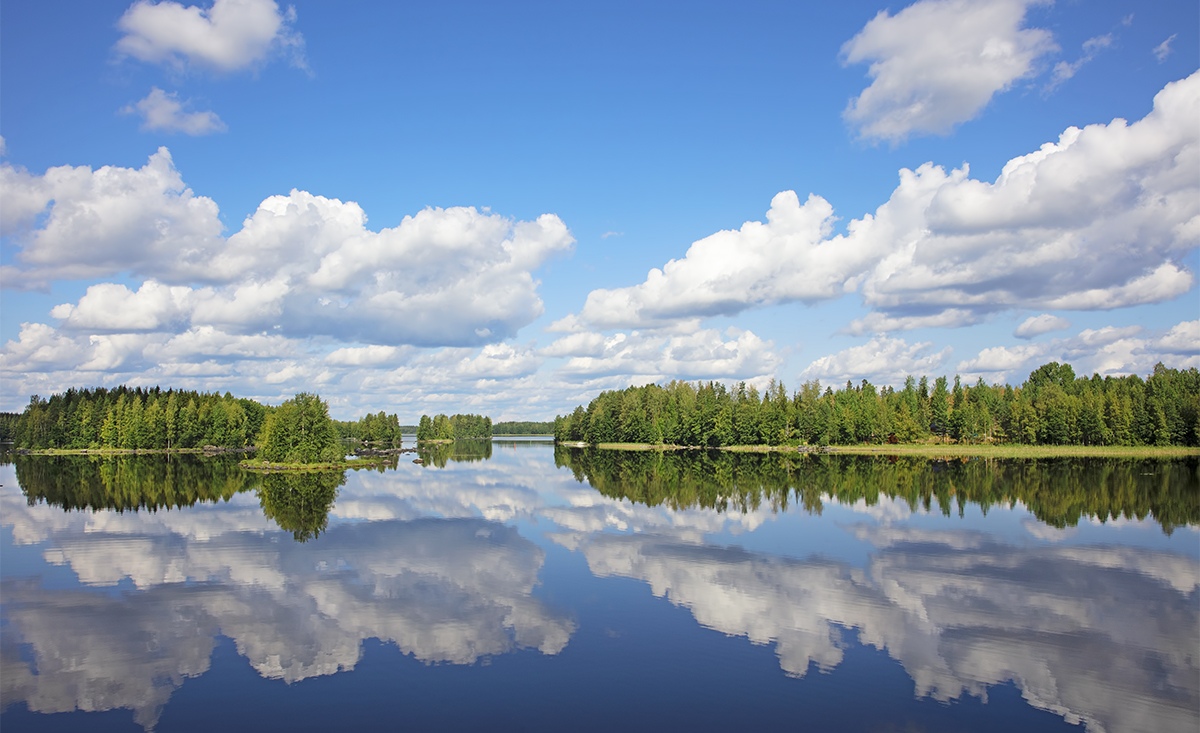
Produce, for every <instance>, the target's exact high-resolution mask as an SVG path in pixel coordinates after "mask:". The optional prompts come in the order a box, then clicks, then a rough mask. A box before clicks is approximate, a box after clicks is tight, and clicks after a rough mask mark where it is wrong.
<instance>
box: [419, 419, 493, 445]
mask: <svg viewBox="0 0 1200 733" xmlns="http://www.w3.org/2000/svg"><path fill="white" fill-rule="evenodd" d="M491 437H492V419H491V418H490V417H485V416H484V415H451V416H450V417H447V416H445V415H435V416H433V417H429V416H428V415H422V416H421V420H420V422H418V423H417V442H418V443H420V442H424V441H430V440H467V439H490V438H491Z"/></svg>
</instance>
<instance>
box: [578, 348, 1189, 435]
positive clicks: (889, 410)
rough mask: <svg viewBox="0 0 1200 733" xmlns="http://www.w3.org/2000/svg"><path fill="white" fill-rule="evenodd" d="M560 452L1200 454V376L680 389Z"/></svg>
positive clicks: (641, 403)
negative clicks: (783, 448)
mask: <svg viewBox="0 0 1200 733" xmlns="http://www.w3.org/2000/svg"><path fill="white" fill-rule="evenodd" d="M554 436H555V438H556V440H558V441H559V442H585V443H591V444H593V445H594V444H597V443H650V444H667V445H681V446H693V447H709V448H715V447H719V446H728V445H795V444H797V443H800V444H809V445H831V444H833V445H850V444H859V443H883V442H885V441H888V442H901V443H913V442H922V441H926V440H933V439H937V440H943V441H950V440H954V441H957V442H960V443H1023V444H1030V445H1200V371H1198V370H1197V369H1196V368H1194V367H1193V368H1191V369H1187V370H1179V369H1170V368H1167V367H1165V366H1163V365H1162V364H1158V365H1156V366H1155V367H1154V372H1153V373H1152V374H1151V375H1150V376H1149V377H1147V378H1146V379H1142V378H1141V377H1139V376H1137V375H1128V376H1121V377H1111V376H1110V377H1104V378H1101V377H1100V376H1099V375H1098V374H1095V375H1092V376H1091V377H1076V375H1075V372H1074V370H1073V369H1072V368H1071V366H1070V365H1069V364H1059V363H1057V362H1051V363H1049V364H1045V365H1043V366H1041V367H1038V368H1037V369H1035V370H1034V371H1033V372H1032V373H1031V374H1030V375H1029V378H1028V379H1027V380H1026V381H1025V382H1024V383H1023V384H1022V385H1020V386H1019V387H1013V386H1010V385H989V384H985V383H984V382H983V380H982V379H980V380H979V381H978V382H976V384H974V385H965V384H963V383H962V382H961V380H960V379H959V378H958V377H955V378H954V381H953V384H951V383H950V382H949V381H948V380H947V379H946V377H938V378H937V379H935V380H934V381H933V382H932V383H931V382H930V381H929V379H928V378H926V377H921V378H920V379H919V380H918V379H916V378H914V377H908V379H907V380H905V383H904V386H903V388H902V389H894V388H892V387H883V388H882V389H881V388H878V387H876V386H875V385H873V384H871V383H870V382H868V381H867V380H865V379H864V380H862V381H861V383H859V384H855V383H853V382H850V381H847V382H846V384H845V386H844V387H842V388H840V389H837V390H835V389H833V388H832V387H828V386H825V387H823V386H822V385H821V383H820V382H819V381H816V380H812V381H809V382H805V383H804V384H803V385H802V386H801V387H800V390H799V391H797V392H795V393H794V394H788V392H787V390H786V389H785V388H784V386H783V384H782V383H780V382H776V381H772V382H771V383H770V384H769V385H768V386H767V388H766V389H765V391H763V392H762V393H760V392H759V391H758V390H757V389H756V388H755V387H754V386H752V385H747V384H745V383H744V382H743V383H740V384H738V385H736V386H734V387H732V388H729V387H727V386H726V385H724V384H720V383H717V382H708V383H697V384H691V383H688V382H679V381H672V382H670V383H669V384H667V385H665V386H660V385H658V384H648V385H645V386H642V387H629V388H627V389H624V390H619V391H607V392H603V393H601V394H600V395H599V396H597V397H596V398H595V399H593V400H592V401H591V402H590V403H589V404H588V405H587V407H583V406H582V405H581V406H579V407H576V408H575V410H574V411H573V412H572V413H571V414H569V415H565V416H559V417H557V418H556V419H555V427H554Z"/></svg>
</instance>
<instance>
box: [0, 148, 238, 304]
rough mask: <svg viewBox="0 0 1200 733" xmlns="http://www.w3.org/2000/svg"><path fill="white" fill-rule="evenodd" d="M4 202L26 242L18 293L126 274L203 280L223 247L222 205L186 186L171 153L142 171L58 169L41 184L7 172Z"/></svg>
mask: <svg viewBox="0 0 1200 733" xmlns="http://www.w3.org/2000/svg"><path fill="white" fill-rule="evenodd" d="M0 195H2V196H3V198H4V200H5V218H6V219H7V218H8V216H9V210H10V204H9V202H10V201H11V202H14V203H13V204H12V209H13V215H14V220H15V221H16V222H19V223H20V224H21V225H23V227H22V228H21V229H18V230H17V231H9V232H6V233H7V234H10V235H16V236H17V237H18V238H19V239H20V240H22V241H21V246H20V248H19V250H18V251H17V253H16V256H17V261H18V262H19V263H21V267H20V269H18V270H14V272H13V276H12V277H10V278H9V279H8V280H7V282H6V285H8V286H10V287H21V284H22V282H44V281H46V280H50V279H62V278H67V279H86V278H94V277H103V276H106V275H112V274H115V273H119V272H134V273H140V274H145V275H151V276H155V275H158V276H160V277H162V278H164V279H166V280H169V281H173V282H179V281H181V280H186V279H188V278H191V277H196V278H203V277H204V275H205V273H206V272H207V271H208V269H209V267H208V263H209V260H210V258H211V257H212V256H213V255H214V254H215V253H216V251H217V249H218V248H219V247H220V245H221V244H222V240H221V237H220V235H221V221H220V218H219V217H218V210H217V205H216V203H215V202H214V201H213V200H212V199H210V198H207V197H204V196H197V195H195V194H194V193H193V192H192V190H191V189H190V188H188V187H187V186H186V185H184V183H183V178H182V176H180V174H179V172H178V171H177V170H176V169H175V164H174V162H173V161H172V160H171V153H170V152H169V151H168V150H167V149H166V148H159V149H158V151H157V152H155V153H154V154H153V155H151V156H150V159H149V160H148V161H147V162H146V165H144V166H142V167H141V168H121V167H117V166H104V167H102V168H98V169H96V170H92V169H90V168H88V167H86V166H79V167H70V166H58V167H54V168H50V169H48V170H47V171H46V173H45V174H44V175H41V176H38V175H32V174H29V173H27V172H25V171H23V170H18V169H14V168H12V167H11V166H9V165H8V164H7V163H5V164H0ZM39 216H40V217H43V219H44V220H43V221H41V222H40V223H39V225H38V226H37V227H36V228H34V229H32V230H30V229H29V228H28V227H29V225H30V224H32V223H33V222H34V220H35V217H39Z"/></svg>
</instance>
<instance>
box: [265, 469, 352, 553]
mask: <svg viewBox="0 0 1200 733" xmlns="http://www.w3.org/2000/svg"><path fill="white" fill-rule="evenodd" d="M344 483H346V474H345V473H344V472H342V471H338V472H330V471H312V472H308V471H303V472H290V471H289V472H284V473H270V474H267V475H265V476H263V477H262V484H261V485H260V486H259V487H258V499H259V502H260V503H261V505H262V510H263V514H265V515H266V516H268V517H270V518H271V519H273V520H275V523H276V524H278V525H279V527H280V529H285V530H287V531H289V532H291V533H292V537H293V539H295V540H296V541H297V542H307V541H308V540H311V539H313V538H315V537H316V536H317V535H319V534H321V532H323V531H325V528H326V527H327V526H328V525H329V510H330V509H332V508H333V501H334V499H336V498H337V492H338V487H339V486H341V485H342V484H344Z"/></svg>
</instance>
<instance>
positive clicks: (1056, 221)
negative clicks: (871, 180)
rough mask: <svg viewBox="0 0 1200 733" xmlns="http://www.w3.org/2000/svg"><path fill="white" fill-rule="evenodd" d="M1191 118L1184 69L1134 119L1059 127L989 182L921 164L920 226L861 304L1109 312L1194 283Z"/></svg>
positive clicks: (1199, 162) (1195, 192)
mask: <svg viewBox="0 0 1200 733" xmlns="http://www.w3.org/2000/svg"><path fill="white" fill-rule="evenodd" d="M1198 115H1200V74H1193V75H1192V76H1191V77H1189V78H1187V79H1184V80H1181V81H1178V82H1174V83H1172V84H1168V85H1167V86H1166V87H1165V88H1164V89H1163V90H1162V91H1161V92H1160V93H1159V94H1158V95H1156V97H1155V105H1154V109H1153V110H1152V111H1151V112H1150V113H1149V114H1148V115H1147V116H1146V117H1145V118H1144V119H1142V120H1140V121H1138V122H1136V123H1133V124H1132V125H1130V124H1126V123H1125V121H1124V120H1114V121H1113V122H1112V123H1111V124H1108V125H1091V126H1088V127H1087V128H1084V129H1082V130H1081V129H1077V128H1069V129H1068V130H1067V131H1066V132H1064V133H1063V135H1062V136H1061V137H1060V139H1059V141H1058V143H1050V144H1046V145H1043V146H1042V148H1041V149H1040V150H1038V151H1037V152H1034V153H1031V154H1029V155H1026V156H1022V157H1019V158H1014V159H1013V160H1011V161H1009V162H1008V164H1007V165H1005V167H1004V169H1003V171H1002V172H1001V174H1000V176H999V177H998V178H997V179H996V181H995V182H994V183H985V182H982V181H977V180H973V179H970V178H968V177H966V175H965V171H956V172H955V174H953V175H949V176H948V175H946V174H945V173H944V172H943V171H942V170H941V169H937V168H932V167H928V166H922V168H921V169H920V170H918V171H917V173H916V174H915V177H916V178H931V179H933V180H934V181H936V182H937V185H936V190H935V193H934V194H933V195H932V196H930V197H928V198H926V199H923V200H918V201H916V202H915V203H916V205H917V206H918V207H923V210H921V211H920V212H917V214H916V218H917V219H918V221H919V222H920V225H921V229H920V230H919V231H917V232H915V233H913V236H912V237H911V238H909V239H907V241H908V244H907V245H904V244H902V245H901V246H899V247H896V248H895V251H894V253H893V254H892V255H890V256H889V257H888V258H885V259H884V260H883V261H881V262H880V263H879V265H877V266H876V267H875V268H874V269H873V270H872V272H871V273H870V274H869V275H868V277H867V278H866V280H865V282H864V284H863V293H864V299H865V300H866V302H867V304H869V305H872V306H874V307H876V308H878V309H881V310H884V311H887V312H890V313H892V314H894V315H907V313H908V312H909V311H911V310H912V309H914V308H918V309H924V310H929V309H951V308H959V309H961V308H963V307H971V308H974V309H976V310H979V311H982V312H988V311H992V310H999V309H1003V308H1017V307H1037V306H1043V307H1047V308H1054V309H1077V310H1093V309H1112V308H1118V307H1125V306H1132V305H1138V304H1144V303H1154V302H1161V301H1165V300H1169V299H1171V298H1174V297H1177V296H1179V295H1181V294H1182V293H1184V292H1186V291H1187V290H1188V289H1189V288H1190V287H1191V285H1192V283H1193V282H1194V278H1193V276H1192V274H1191V273H1190V272H1188V271H1186V270H1184V269H1183V268H1182V267H1181V266H1180V265H1178V264H1177V258H1179V257H1181V256H1182V255H1183V253H1185V252H1187V251H1189V250H1192V249H1194V248H1195V247H1196V246H1197V244H1198V243H1200V181H1198V180H1197V179H1196V177H1195V175H1194V171H1195V170H1196V168H1197V166H1200V134H1198V132H1197V129H1196V126H1195V125H1194V124H1193V122H1194V120H1195V119H1196V117H1197V116H1198ZM911 180H912V179H911V178H909V179H902V180H901V188H904V187H906V186H909V185H913V184H912V183H910V181H911ZM852 236H853V235H852ZM904 241H905V240H903V239H902V240H901V242H904ZM863 246H866V245H865V244H864V245H863Z"/></svg>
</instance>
